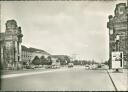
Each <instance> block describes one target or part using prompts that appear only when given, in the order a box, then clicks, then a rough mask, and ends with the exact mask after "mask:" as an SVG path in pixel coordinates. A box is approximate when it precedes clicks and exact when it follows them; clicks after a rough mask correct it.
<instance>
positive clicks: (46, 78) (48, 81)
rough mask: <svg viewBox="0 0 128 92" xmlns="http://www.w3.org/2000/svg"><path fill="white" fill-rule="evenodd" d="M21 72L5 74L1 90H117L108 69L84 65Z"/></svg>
mask: <svg viewBox="0 0 128 92" xmlns="http://www.w3.org/2000/svg"><path fill="white" fill-rule="evenodd" d="M50 71H51V72H50ZM21 74H22V75H21ZM21 74H7V75H3V76H4V77H3V78H2V85H1V90H2V91H42V90H43V91H115V88H114V86H113V84H112V82H111V80H110V78H109V76H108V74H107V71H106V70H102V69H99V70H87V69H85V68H84V67H79V66H77V67H74V68H60V69H53V70H49V71H43V70H42V72H41V71H40V72H30V73H21ZM17 75H19V76H17Z"/></svg>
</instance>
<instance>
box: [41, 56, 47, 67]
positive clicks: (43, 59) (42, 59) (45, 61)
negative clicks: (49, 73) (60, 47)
mask: <svg viewBox="0 0 128 92" xmlns="http://www.w3.org/2000/svg"><path fill="white" fill-rule="evenodd" d="M40 61H41V64H42V65H47V62H48V61H47V59H46V58H45V57H44V56H41V57H40Z"/></svg>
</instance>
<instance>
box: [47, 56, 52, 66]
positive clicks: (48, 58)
mask: <svg viewBox="0 0 128 92" xmlns="http://www.w3.org/2000/svg"><path fill="white" fill-rule="evenodd" d="M47 61H48V65H51V64H52V59H51V57H50V56H48V57H47Z"/></svg>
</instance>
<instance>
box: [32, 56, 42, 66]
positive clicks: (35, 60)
mask: <svg viewBox="0 0 128 92" xmlns="http://www.w3.org/2000/svg"><path fill="white" fill-rule="evenodd" d="M32 64H34V65H40V64H41V61H40V58H39V57H38V56H35V58H34V59H33V61H32Z"/></svg>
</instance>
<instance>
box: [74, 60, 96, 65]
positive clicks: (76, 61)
mask: <svg viewBox="0 0 128 92" xmlns="http://www.w3.org/2000/svg"><path fill="white" fill-rule="evenodd" d="M73 64H74V65H86V64H88V65H90V64H98V63H97V62H96V61H94V60H74V61H73Z"/></svg>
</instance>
